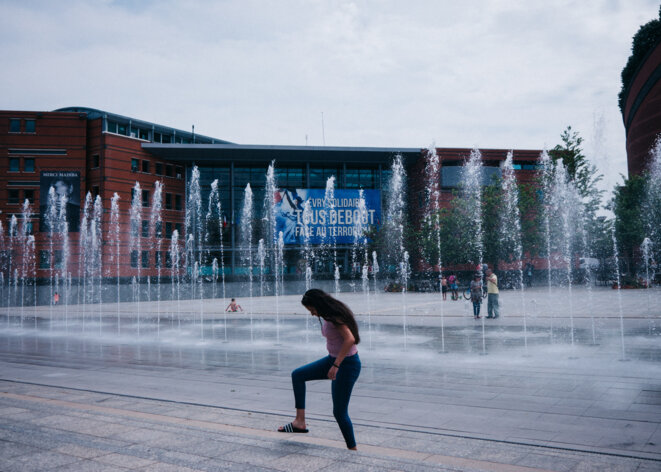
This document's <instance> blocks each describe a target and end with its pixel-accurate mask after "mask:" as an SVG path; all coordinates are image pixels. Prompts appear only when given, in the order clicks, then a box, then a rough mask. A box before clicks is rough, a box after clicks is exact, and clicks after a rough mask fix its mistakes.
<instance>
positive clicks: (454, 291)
mask: <svg viewBox="0 0 661 472" xmlns="http://www.w3.org/2000/svg"><path fill="white" fill-rule="evenodd" d="M448 283H449V284H450V292H452V299H453V300H458V299H459V293H458V288H459V287H458V286H457V276H456V275H454V272H453V273H451V274H450V277H448Z"/></svg>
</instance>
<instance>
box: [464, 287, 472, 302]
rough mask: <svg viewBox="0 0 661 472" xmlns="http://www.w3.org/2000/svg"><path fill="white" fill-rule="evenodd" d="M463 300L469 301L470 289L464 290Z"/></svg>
mask: <svg viewBox="0 0 661 472" xmlns="http://www.w3.org/2000/svg"><path fill="white" fill-rule="evenodd" d="M464 298H465V299H466V300H470V299H471V289H470V288H467V289H466V290H464Z"/></svg>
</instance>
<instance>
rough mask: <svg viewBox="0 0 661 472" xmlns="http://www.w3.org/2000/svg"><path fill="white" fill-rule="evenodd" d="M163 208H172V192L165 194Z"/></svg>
mask: <svg viewBox="0 0 661 472" xmlns="http://www.w3.org/2000/svg"><path fill="white" fill-rule="evenodd" d="M165 209H166V210H172V194H171V193H166V194H165Z"/></svg>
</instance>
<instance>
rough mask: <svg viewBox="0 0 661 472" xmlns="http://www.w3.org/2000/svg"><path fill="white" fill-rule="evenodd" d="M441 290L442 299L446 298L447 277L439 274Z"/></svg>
mask: <svg viewBox="0 0 661 472" xmlns="http://www.w3.org/2000/svg"><path fill="white" fill-rule="evenodd" d="M441 292H443V301H445V300H447V298H448V279H447V278H446V277H445V275H442V276H441Z"/></svg>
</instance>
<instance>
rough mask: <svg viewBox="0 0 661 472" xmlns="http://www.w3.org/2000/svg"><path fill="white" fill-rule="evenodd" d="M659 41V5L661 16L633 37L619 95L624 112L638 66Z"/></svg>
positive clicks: (621, 108) (660, 25)
mask: <svg viewBox="0 0 661 472" xmlns="http://www.w3.org/2000/svg"><path fill="white" fill-rule="evenodd" d="M659 41H661V7H659V18H658V19H656V18H655V19H654V20H652V21H650V22H648V23H645V24H644V25H643V26H641V27H640V29H639V30H638V31H637V32H636V34H635V35H634V37H633V43H632V45H631V56H629V59H628V60H627V64H626V65H625V66H624V69H622V89H621V90H620V94H619V95H618V97H619V100H618V102H619V105H620V111H621V112H622V113H624V100H625V98H626V96H627V92H628V90H629V86H630V85H631V82H632V81H633V79H634V77H635V74H636V71H637V70H638V67H640V65H641V64H642V63H643V61H644V60H645V57H646V56H647V53H648V52H649V51H651V50H652V49H654V47H656V45H657V44H659Z"/></svg>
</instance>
